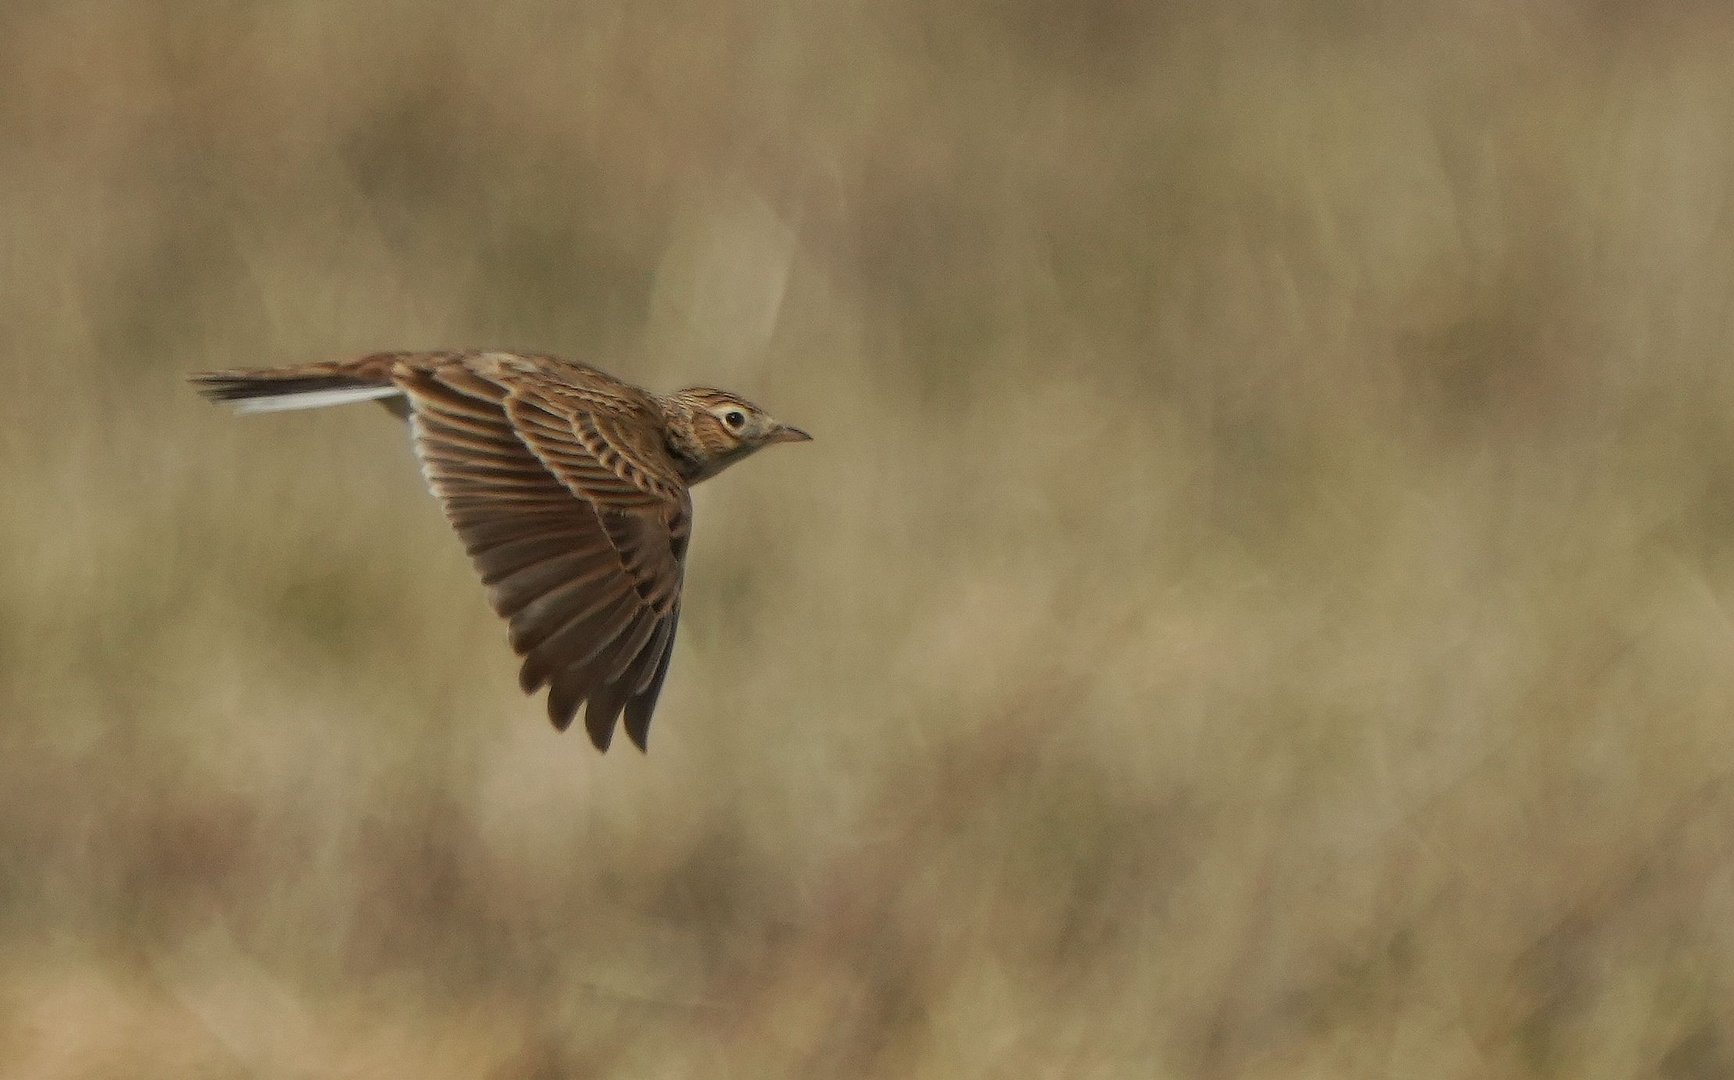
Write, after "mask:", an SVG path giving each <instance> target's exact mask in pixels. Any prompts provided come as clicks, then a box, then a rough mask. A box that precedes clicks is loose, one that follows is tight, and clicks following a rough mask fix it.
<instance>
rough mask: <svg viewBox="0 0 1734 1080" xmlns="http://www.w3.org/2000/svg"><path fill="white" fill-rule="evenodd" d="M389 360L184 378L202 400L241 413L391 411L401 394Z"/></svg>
mask: <svg viewBox="0 0 1734 1080" xmlns="http://www.w3.org/2000/svg"><path fill="white" fill-rule="evenodd" d="M391 359H395V358H394V357H392V356H391V354H384V353H382V354H378V355H375V356H365V357H362V358H361V359H359V360H340V361H335V362H332V363H324V364H303V365H301V366H299V367H283V368H254V369H251V370H231V371H201V372H197V373H195V374H193V375H190V376H188V379H189V380H190V381H191V382H192V384H193V385H194V386H195V387H197V389H198V391H199V393H201V394H203V395H204V396H205V397H206V398H208V399H210V400H211V401H215V402H221V403H224V404H230V405H234V406H235V408H236V411H238V412H243V413H254V412H279V411H282V410H285V409H318V408H323V407H325V406H327V405H347V404H349V403H350V402H353V401H380V400H383V402H384V404H385V405H386V407H387V408H392V407H393V406H398V405H400V402H398V401H394V400H391V399H394V398H401V397H402V396H403V391H402V390H401V389H399V388H398V387H397V385H396V384H395V383H393V382H392V381H391V362H390V361H391ZM393 411H394V412H396V411H398V409H396V408H393Z"/></svg>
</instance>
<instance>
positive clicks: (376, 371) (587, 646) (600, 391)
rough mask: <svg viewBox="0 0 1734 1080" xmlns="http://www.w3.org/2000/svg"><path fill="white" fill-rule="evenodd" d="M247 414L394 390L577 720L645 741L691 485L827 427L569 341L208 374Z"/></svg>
mask: <svg viewBox="0 0 1734 1080" xmlns="http://www.w3.org/2000/svg"><path fill="white" fill-rule="evenodd" d="M191 378H192V381H193V382H194V383H195V384H196V385H197V386H198V388H199V391H200V393H202V394H204V395H205V396H206V397H208V398H210V399H211V400H213V401H222V402H234V403H236V404H237V405H238V407H239V410H240V411H241V412H267V411H275V410H280V409H307V408H318V407H320V406H325V405H339V404H344V403H347V402H352V401H367V400H379V401H382V402H383V403H384V404H385V405H386V407H387V408H389V409H390V410H391V411H392V412H393V413H395V414H396V415H398V416H399V417H402V418H404V419H406V420H408V422H409V426H410V430H411V433H412V435H413V437H414V442H415V452H416V455H417V456H418V457H419V458H420V459H421V467H422V475H423V476H424V477H425V478H426V479H427V484H428V487H429V488H431V489H432V490H433V493H434V494H435V495H436V496H438V497H439V500H440V502H441V504H442V505H443V506H444V508H445V514H446V520H448V521H450V522H451V524H452V528H454V529H456V530H457V533H458V535H459V536H460V537H461V538H462V539H463V541H464V546H465V547H466V548H467V549H468V550H469V555H470V560H471V561H472V562H473V563H475V566H476V570H477V571H478V572H480V574H481V576H482V584H483V585H485V586H486V587H487V590H488V600H489V602H490V603H491V604H492V605H493V607H494V610H495V611H497V612H499V614H500V616H501V617H502V618H504V619H505V620H506V621H507V623H508V625H509V627H510V635H511V641H512V648H513V649H514V650H515V651H516V652H517V653H518V655H519V656H522V657H523V658H524V664H523V667H522V668H521V669H520V671H519V677H518V681H519V684H520V685H522V686H523V688H524V692H525V693H526V694H533V693H535V692H536V691H537V690H539V689H541V688H542V687H543V686H547V687H548V716H549V718H550V719H551V720H553V722H554V726H555V728H557V729H559V730H561V731H564V730H566V728H567V727H568V726H569V725H570V724H571V723H572V718H573V717H574V716H576V715H577V713H578V709H579V707H580V706H581V705H583V704H584V703H585V702H586V701H587V702H588V703H589V705H588V707H587V708H586V709H585V710H584V727H585V730H587V731H588V732H589V733H590V741H591V742H593V743H595V744H596V748H597V749H598V750H606V749H608V744H609V742H610V741H611V740H612V739H613V737H614V726H615V722H616V720H617V719H618V717H619V716H620V713H621V711H622V710H623V709H624V710H625V713H626V734H627V735H628V737H630V738H631V739H632V741H633V743H634V744H635V745H637V746H638V748H639V749H640V750H642V749H644V747H645V736H646V733H647V732H648V730H649V728H650V716H651V712H652V711H653V710H654V709H655V708H656V698H657V695H658V694H659V693H660V692H661V690H662V683H663V680H664V679H665V678H666V677H667V675H668V662H669V657H670V656H671V655H673V652H674V631H675V625H676V624H677V623H678V622H679V621H680V589H681V581H682V577H683V575H684V567H685V558H686V544H687V537H688V535H689V530H690V529H691V524H692V498H691V496H690V495H689V493H688V489H689V488H690V487H691V486H692V485H693V484H696V483H698V482H699V481H700V480H706V479H709V478H710V477H712V476H715V475H716V474H717V473H719V472H722V471H723V470H724V469H726V468H727V467H728V466H730V465H732V464H734V463H735V462H737V461H739V460H741V459H742V458H744V457H746V456H747V455H749V454H751V453H752V452H753V451H755V450H758V449H759V448H760V447H763V446H769V445H770V444H771V443H780V442H806V441H807V440H808V439H810V438H812V436H810V435H808V434H807V433H806V432H804V431H802V430H801V429H800V428H794V427H790V426H788V425H787V424H783V423H779V422H778V421H776V420H774V419H772V418H771V416H770V415H769V414H767V413H766V412H765V411H764V410H763V409H761V408H759V407H758V406H757V405H754V404H753V403H752V402H750V401H747V400H745V399H743V398H739V397H736V396H735V395H734V394H730V393H728V392H727V391H724V390H712V389H709V388H705V387H694V388H692V389H688V390H681V391H679V392H678V393H674V394H669V395H667V396H663V395H658V394H653V393H650V392H649V391H646V390H641V389H639V388H638V387H636V386H632V385H630V384H628V383H625V382H622V381H620V380H619V379H616V378H615V377H614V376H612V375H609V374H607V373H606V372H603V371H599V370H597V369H596V368H593V367H589V366H587V365H584V364H578V363H573V362H572V361H569V360H560V359H557V358H555V357H552V356H525V355H518V354H515V353H504V352H419V353H418V352H391V353H375V354H373V355H370V356H363V357H361V358H360V359H356V360H340V361H336V362H332V363H324V364H307V365H305V366H302V367H289V368H269V369H263V370H253V371H209V372H202V373H200V374H196V375H193V376H191Z"/></svg>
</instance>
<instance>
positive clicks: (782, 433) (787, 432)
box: [765, 424, 813, 443]
mask: <svg viewBox="0 0 1734 1080" xmlns="http://www.w3.org/2000/svg"><path fill="white" fill-rule="evenodd" d="M765 441H766V442H768V443H774V442H812V441H813V437H812V436H811V435H809V434H807V433H806V432H804V431H802V430H801V429H800V428H798V427H790V426H789V425H787V424H779V425H777V430H775V431H773V432H771V437H770V438H768V439H766V440H765Z"/></svg>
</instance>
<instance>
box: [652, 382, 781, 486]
mask: <svg viewBox="0 0 1734 1080" xmlns="http://www.w3.org/2000/svg"><path fill="white" fill-rule="evenodd" d="M663 407H664V410H665V412H667V414H668V421H669V424H668V429H669V437H670V442H671V444H672V449H673V450H674V452H675V455H676V456H677V457H678V458H679V459H680V460H681V462H682V464H683V465H685V466H686V467H687V469H688V473H687V477H686V481H687V483H689V484H696V483H698V482H699V481H700V480H705V479H708V478H710V477H712V476H715V475H716V474H717V473H719V472H722V471H723V470H724V469H726V468H728V467H729V466H730V465H733V464H734V463H735V462H737V461H739V460H741V459H742V458H744V457H746V456H747V455H748V454H751V453H752V452H753V451H755V450H757V449H759V448H760V447H764V446H769V445H771V444H772V443H780V442H807V441H809V440H811V439H812V436H811V435H809V434H807V433H806V432H805V431H802V430H801V429H800V428H798V427H790V426H789V425H787V424H785V423H783V422H781V421H779V420H777V419H776V418H775V417H773V416H772V415H771V414H770V413H768V412H766V411H765V410H763V409H761V408H759V407H758V406H757V405H754V404H753V403H752V402H750V401H748V400H746V399H745V398H742V397H737V396H736V395H734V394H731V393H729V392H728V391H726V390H715V389H712V388H710V387H707V386H695V387H691V388H689V389H686V390H681V391H679V392H677V393H674V394H670V395H669V396H668V397H667V398H665V399H664V405H663Z"/></svg>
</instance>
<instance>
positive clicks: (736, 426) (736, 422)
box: [723, 409, 747, 431]
mask: <svg viewBox="0 0 1734 1080" xmlns="http://www.w3.org/2000/svg"><path fill="white" fill-rule="evenodd" d="M746 422H747V414H746V413H744V412H741V411H740V410H739V409H730V410H729V411H728V412H726V413H723V423H725V424H727V425H728V426H729V429H730V430H731V431H739V430H740V429H741V428H742V427H744V426H745V425H746Z"/></svg>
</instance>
